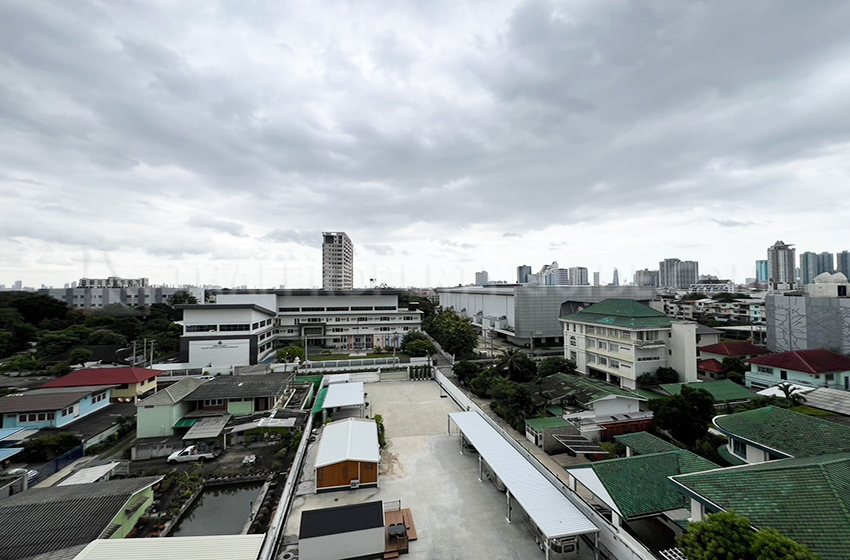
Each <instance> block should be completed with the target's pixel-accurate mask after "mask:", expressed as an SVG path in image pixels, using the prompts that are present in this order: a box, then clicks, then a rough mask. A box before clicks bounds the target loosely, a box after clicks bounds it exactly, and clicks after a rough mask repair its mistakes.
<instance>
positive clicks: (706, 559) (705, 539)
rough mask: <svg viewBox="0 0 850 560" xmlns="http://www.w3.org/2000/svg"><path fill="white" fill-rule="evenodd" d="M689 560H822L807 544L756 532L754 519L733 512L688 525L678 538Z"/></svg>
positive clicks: (765, 531) (767, 531)
mask: <svg viewBox="0 0 850 560" xmlns="http://www.w3.org/2000/svg"><path fill="white" fill-rule="evenodd" d="M677 541H678V545H679V549H680V550H681V551H682V552H683V553H684V554H685V557H687V558H688V560H818V558H819V557H818V556H817V555H816V554H814V553H812V551H811V550H809V548H808V547H807V546H805V545H802V544H800V543H798V542H797V541H795V540H793V539H790V538H788V537H786V536H784V535H782V534H781V533H779V531H776V530H775V529H771V528H765V529H762V530H760V531H758V532H755V531H753V529H752V526H751V524H750V520H749V519H747V518H746V517H744V516H743V515H739V514H737V513H735V511H734V510H729V511H725V512H721V513H713V514H710V515H709V516H708V517H706V518H705V519H704V520H703V521H699V522H697V523H691V524H690V525H688V532H687V533H685V534H684V535H682V536H681V537H679V538H678V539H677Z"/></svg>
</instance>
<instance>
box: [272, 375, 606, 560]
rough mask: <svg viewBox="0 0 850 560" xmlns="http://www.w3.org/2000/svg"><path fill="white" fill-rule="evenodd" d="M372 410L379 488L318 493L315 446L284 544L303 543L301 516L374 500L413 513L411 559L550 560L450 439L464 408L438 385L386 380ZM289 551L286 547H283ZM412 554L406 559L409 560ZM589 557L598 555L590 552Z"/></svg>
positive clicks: (373, 387)
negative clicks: (378, 435)
mask: <svg viewBox="0 0 850 560" xmlns="http://www.w3.org/2000/svg"><path fill="white" fill-rule="evenodd" d="M366 392H367V393H368V395H369V396H368V399H367V400H369V401H370V402H371V407H370V408H371V411H370V412H371V413H372V414H381V415H382V416H383V417H384V425H385V427H386V433H387V440H388V445H387V448H386V449H384V450H383V453H382V463H381V470H380V471H379V472H380V478H379V488H362V489H359V490H344V491H339V492H328V493H323V494H318V495H317V494H314V493H313V491H314V488H315V483H314V481H313V480H312V477H313V472H312V468H311V466H312V464H313V460H314V458H315V451H316V449H315V448H316V444H315V443H314V444H312V445H311V448H310V449H309V451H308V456H307V459H306V461H305V469H304V474H303V476H302V480H301V483H300V485H299V488H298V491H297V494H298V495H297V497H296V498H295V499H294V501H293V506H292V511H291V513H290V516H289V519H288V520H287V525H286V527H285V529H284V540H283V542H284V543H293V542H295V541H297V535H298V528H299V526H300V523H301V512H302V511H304V510H310V509H318V508H324V507H333V506H339V505H346V504H352V503H361V502H366V501H371V500H382V501H385V502H389V501H394V500H401V507H403V508H410V509H411V512H412V514H413V518H414V522H415V523H416V529H417V532H418V535H419V539H418V540H416V541H413V542H411V543H410V553H409V554H407V555H406V558H408V559H409V560H420V559H429V560H433V559H438V560H443V559H444V560H452V559H458V560H460V559H463V560H478V559H480V560H528V559H536V558H543V552H542V551H541V550H540V549H539V548H538V547H537V545H536V544H535V542H534V538H533V537H532V535H531V532H530V531H529V530H528V528H527V527H526V526H525V524H524V523H523V522H522V520H521V515H520V514H519V510H518V509H516V507H515V509H514V512H513V521H512V522H511V523H508V522H507V521H506V520H505V501H506V498H505V494H504V493H503V492H500V491H499V490H498V489H497V488H496V487H495V486H494V485H493V484H492V483H491V482H490V481H488V480H487V479H484V482H479V481H478V455H477V454H475V453H470V452H469V451H467V452H466V453H465V454H463V455H461V454H460V447H459V442H458V438H457V435H456V434H453V435H451V436H450V435H448V434H447V430H446V427H447V414H448V413H449V412H457V411H459V410H460V408H459V407H458V406H457V405H456V404H455V403H454V401H452V400H451V399H450V398H441V397H440V393H441V391H440V387H439V385H437V383H435V382H434V381H391V382H388V381H384V382H381V383H371V384H367V385H366ZM281 550H282V551H284V550H286V546H285V544H284V546H282V547H281ZM404 557H405V556H403V558H404ZM581 557H582V558H592V557H593V555H592V552H590V551H589V550H588V549H587V547H585V548H584V549H582V555H581Z"/></svg>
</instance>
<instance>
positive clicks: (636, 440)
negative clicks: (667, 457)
mask: <svg viewBox="0 0 850 560" xmlns="http://www.w3.org/2000/svg"><path fill="white" fill-rule="evenodd" d="M614 441H616V442H617V443H622V444H623V445H625V446H627V447H631V448H632V452H634V453H635V454H638V455H648V454H649V453H663V452H665V451H678V450H679V449H681V448H680V447H677V446H675V445H673V444H672V443H670V442H668V441H664V440H663V439H661V438H660V437H656V436H654V435H652V434H650V433H648V432H635V433H632V434H622V435H619V436H614Z"/></svg>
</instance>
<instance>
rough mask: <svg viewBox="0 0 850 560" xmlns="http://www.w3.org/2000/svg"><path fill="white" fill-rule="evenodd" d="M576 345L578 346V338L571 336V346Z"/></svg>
mask: <svg viewBox="0 0 850 560" xmlns="http://www.w3.org/2000/svg"><path fill="white" fill-rule="evenodd" d="M575 345H576V337H574V336H571V337H570V346H575Z"/></svg>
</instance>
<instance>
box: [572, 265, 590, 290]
mask: <svg viewBox="0 0 850 560" xmlns="http://www.w3.org/2000/svg"><path fill="white" fill-rule="evenodd" d="M569 275H570V285H572V286H587V285H588V284H589V282H588V281H587V269H586V268H584V267H583V266H573V267H570V269H569Z"/></svg>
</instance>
